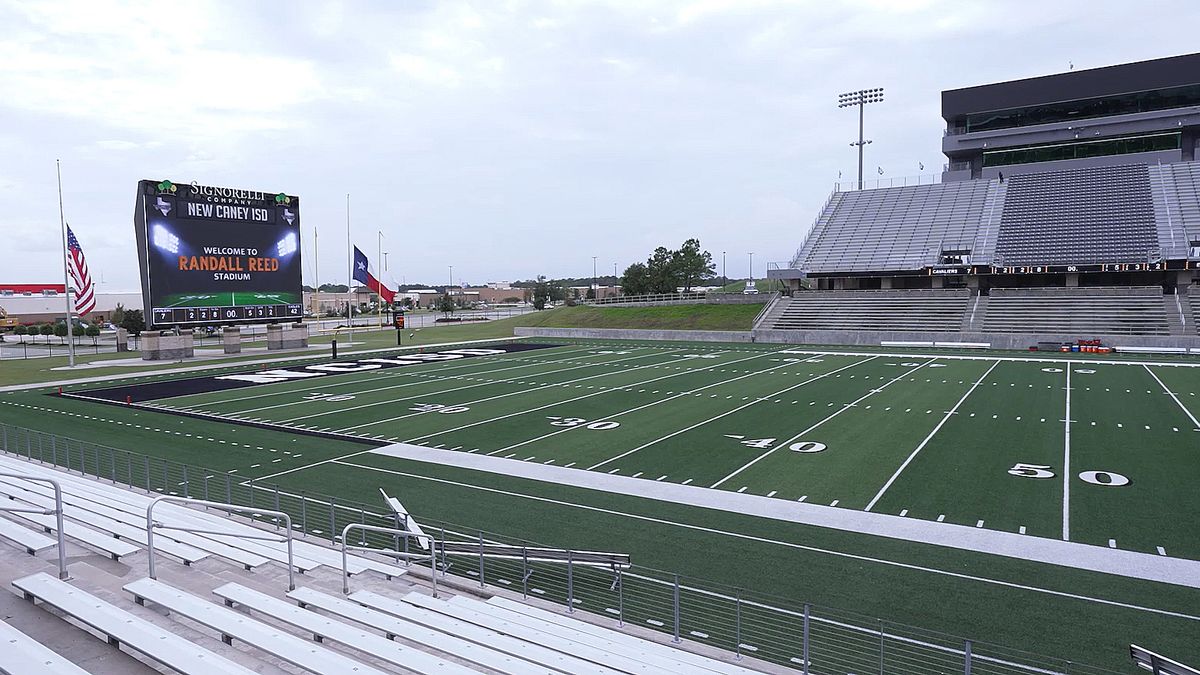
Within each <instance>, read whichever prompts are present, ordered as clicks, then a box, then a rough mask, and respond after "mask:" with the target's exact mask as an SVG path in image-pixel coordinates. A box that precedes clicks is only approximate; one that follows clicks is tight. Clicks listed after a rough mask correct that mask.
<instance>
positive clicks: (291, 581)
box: [146, 495, 296, 591]
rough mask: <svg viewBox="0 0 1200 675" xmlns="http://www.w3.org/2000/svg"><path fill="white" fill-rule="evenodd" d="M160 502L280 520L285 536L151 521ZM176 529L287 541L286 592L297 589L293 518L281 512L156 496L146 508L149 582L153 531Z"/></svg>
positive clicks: (153, 572) (152, 554) (152, 571)
mask: <svg viewBox="0 0 1200 675" xmlns="http://www.w3.org/2000/svg"><path fill="white" fill-rule="evenodd" d="M162 502H170V503H173V504H180V505H183V506H187V505H191V506H203V507H205V508H211V509H219V510H222V511H228V512H232V513H249V514H251V515H253V516H256V517H257V516H264V515H266V516H272V517H275V518H282V519H283V522H284V525H286V527H287V536H280V535H272V534H262V535H257V534H247V533H244V532H236V533H235V532H231V531H230V530H210V529H205V528H200V527H191V526H183V525H166V524H163V523H159V522H156V521H155V520H154V507H156V506H158V505H159V504H161V503H162ZM155 529H159V530H175V531H176V532H191V533H194V534H219V535H225V536H230V537H237V538H239V539H250V540H258V541H276V542H278V541H286V542H287V560H288V590H289V591H294V590H296V561H295V558H294V556H293V555H292V517H291V516H289V515H288V514H287V513H284V512H283V511H268V510H266V509H260V508H253V507H242V506H235V505H233V504H226V503H223V502H213V501H208V500H204V499H189V498H187V497H173V496H171V495H163V496H161V497H155V498H154V499H153V500H152V501H151V502H150V503H149V504H147V505H146V560H147V566H148V567H149V570H148V576H149V577H150V578H151V579H157V578H158V577H157V576H156V575H155V569H154V530H155Z"/></svg>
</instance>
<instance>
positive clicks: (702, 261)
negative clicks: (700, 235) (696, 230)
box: [671, 238, 716, 292]
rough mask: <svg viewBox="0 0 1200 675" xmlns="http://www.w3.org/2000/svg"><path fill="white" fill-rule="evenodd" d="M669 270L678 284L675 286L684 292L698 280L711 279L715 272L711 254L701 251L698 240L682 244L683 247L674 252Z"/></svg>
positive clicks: (690, 240)
mask: <svg viewBox="0 0 1200 675" xmlns="http://www.w3.org/2000/svg"><path fill="white" fill-rule="evenodd" d="M671 268H672V271H673V272H674V273H675V277H676V280H677V281H678V282H679V283H678V284H677V285H679V286H683V290H684V292H687V291H690V290H692V286H694V285H696V284H697V283H698V282H699V281H700V280H702V279H707V278H708V277H711V276H712V275H713V272H714V271H715V270H716V266H715V265H713V261H712V254H710V253H709V252H708V251H703V250H701V249H700V240H699V239H695V238H693V239H688V240H687V241H685V242H683V246H682V247H680V249H679V250H678V251H675V253H674V255H673V256H672V259H671Z"/></svg>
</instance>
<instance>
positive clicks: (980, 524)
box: [975, 520, 983, 527]
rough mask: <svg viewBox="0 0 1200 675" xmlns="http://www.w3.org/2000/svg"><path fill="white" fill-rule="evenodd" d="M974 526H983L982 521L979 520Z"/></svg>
mask: <svg viewBox="0 0 1200 675" xmlns="http://www.w3.org/2000/svg"><path fill="white" fill-rule="evenodd" d="M975 527H983V521H982V520H980V521H978V522H976V523H975Z"/></svg>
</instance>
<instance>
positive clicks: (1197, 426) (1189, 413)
mask: <svg viewBox="0 0 1200 675" xmlns="http://www.w3.org/2000/svg"><path fill="white" fill-rule="evenodd" d="M1143 367H1144V368H1145V369H1146V372H1147V373H1150V377H1153V378H1154V381H1155V382H1157V383H1158V385H1159V386H1160V387H1162V388H1163V391H1165V392H1167V394H1168V395H1170V397H1171V398H1173V399H1175V405H1177V406H1179V409H1180V410H1182V411H1183V414H1184V415H1187V416H1188V419H1190V420H1191V421H1192V428H1193V429H1200V421H1197V420H1196V416H1195V415H1193V414H1192V411H1191V410H1188V409H1187V406H1185V405H1184V404H1183V402H1182V401H1180V400H1179V396H1177V395H1176V394H1175V392H1173V391H1171V390H1170V389H1168V388H1167V385H1165V384H1163V381H1162V380H1160V379H1158V375H1156V374H1155V373H1154V371H1153V370H1150V366H1143Z"/></svg>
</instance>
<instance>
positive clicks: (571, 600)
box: [567, 550, 575, 614]
mask: <svg viewBox="0 0 1200 675" xmlns="http://www.w3.org/2000/svg"><path fill="white" fill-rule="evenodd" d="M574 556H575V554H574V553H573V552H571V551H570V550H568V551H567V613H568V614H574V613H575V560H574Z"/></svg>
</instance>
